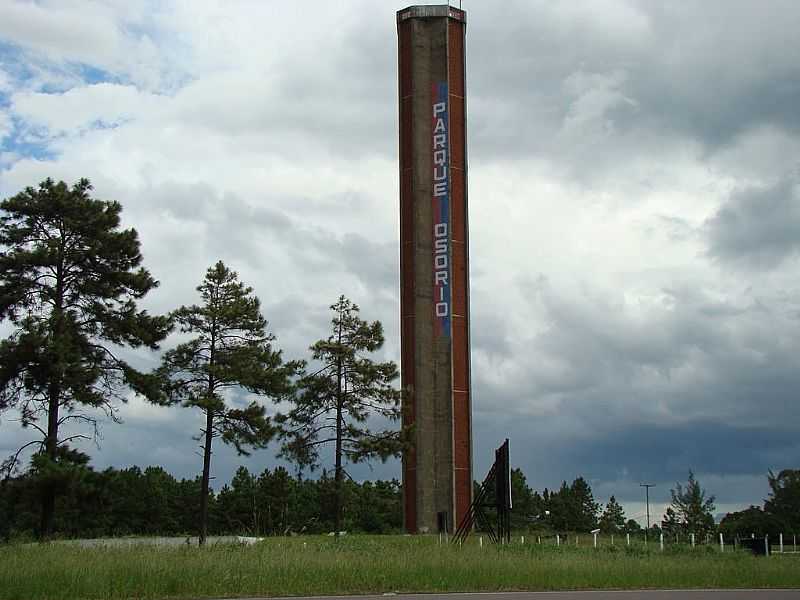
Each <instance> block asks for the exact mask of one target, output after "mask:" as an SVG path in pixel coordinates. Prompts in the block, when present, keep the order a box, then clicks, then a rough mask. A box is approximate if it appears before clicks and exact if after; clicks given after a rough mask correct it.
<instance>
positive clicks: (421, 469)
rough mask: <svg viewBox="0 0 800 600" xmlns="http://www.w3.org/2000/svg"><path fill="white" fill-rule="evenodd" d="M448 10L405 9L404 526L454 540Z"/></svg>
mask: <svg viewBox="0 0 800 600" xmlns="http://www.w3.org/2000/svg"><path fill="white" fill-rule="evenodd" d="M465 32H466V14H465V13H464V11H461V10H459V9H456V8H453V7H451V6H448V5H441V6H438V5H436V6H411V7H409V8H406V9H403V10H401V11H399V12H398V13H397V33H398V45H399V52H398V57H399V59H398V67H399V73H398V79H399V102H400V273H401V274H400V291H401V299H400V313H401V368H402V387H403V391H404V400H403V404H404V406H403V408H404V410H403V423H404V425H406V426H409V425H411V426H413V447H412V448H411V449H410V450H409V451H408V452H407V453H406V454H405V456H404V457H403V495H404V507H403V508H404V515H405V517H404V518H405V528H406V530H407V531H408V532H410V533H418V532H419V533H424V532H436V531H438V530H440V529H442V528H445V527H446V529H447V531H450V532H452V531H453V530H454V528H455V527H457V526H458V523H459V521H460V520H461V518H462V517H463V515H464V514H465V513H466V512H467V510H468V509H469V505H470V502H471V499H472V410H471V395H470V339H469V221H468V215H467V153H466V111H465V107H466V105H465V60H464V40H465Z"/></svg>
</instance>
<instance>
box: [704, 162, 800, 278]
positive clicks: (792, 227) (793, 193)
mask: <svg viewBox="0 0 800 600" xmlns="http://www.w3.org/2000/svg"><path fill="white" fill-rule="evenodd" d="M706 233H707V235H708V244H709V254H710V255H711V256H712V257H713V258H716V259H718V260H720V261H722V262H727V263H732V264H737V265H740V266H745V267H750V268H757V269H771V268H774V267H776V266H778V265H779V264H780V263H781V262H783V261H784V260H785V259H787V258H789V257H791V256H793V255H795V254H797V252H798V250H800V185H799V184H798V182H797V179H796V178H785V179H783V180H781V181H778V182H776V183H774V184H772V185H768V186H761V187H746V188H742V189H739V190H736V191H734V192H733V193H732V194H731V195H730V197H729V198H728V200H727V201H726V202H725V203H724V204H723V205H722V206H721V207H720V208H719V210H718V211H717V212H716V214H714V216H713V217H711V218H710V219H708V221H707V222H706Z"/></svg>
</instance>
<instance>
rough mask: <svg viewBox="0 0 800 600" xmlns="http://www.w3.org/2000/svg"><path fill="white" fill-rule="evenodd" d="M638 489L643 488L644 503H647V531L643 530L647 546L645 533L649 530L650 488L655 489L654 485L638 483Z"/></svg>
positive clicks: (645, 541)
mask: <svg viewBox="0 0 800 600" xmlns="http://www.w3.org/2000/svg"><path fill="white" fill-rule="evenodd" d="M639 487H643V488H644V497H645V502H646V503H647V529H645V530H644V543H645V544H647V533H648V531H649V529H650V488H651V487H656V484H655V483H640V484H639Z"/></svg>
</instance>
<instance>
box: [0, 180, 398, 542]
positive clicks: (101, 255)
mask: <svg viewBox="0 0 800 600" xmlns="http://www.w3.org/2000/svg"><path fill="white" fill-rule="evenodd" d="M91 191H92V186H91V184H90V182H89V181H88V180H87V179H81V180H80V181H78V182H77V183H76V184H74V185H73V186H68V185H67V184H66V183H64V182H63V181H60V182H58V183H56V182H54V181H53V180H51V179H46V180H45V181H43V182H41V183H40V184H39V186H38V187H37V188H33V187H28V188H26V189H25V190H23V191H22V192H20V193H19V194H17V195H15V196H13V197H11V198H7V199H5V200H4V201H3V202H2V203H0V321H6V322H7V323H9V324H10V325H11V328H12V332H11V335H10V336H8V337H7V338H6V339H4V340H2V342H0V412H2V411H14V412H15V415H18V417H19V419H18V420H19V422H20V424H21V426H22V427H23V429H25V430H26V431H28V432H30V433H31V434H32V435H31V437H32V439H30V440H29V441H28V442H27V443H25V444H24V445H23V446H22V447H20V448H19V449H18V450H17V451H16V452H14V454H12V456H10V457H8V458H7V459H6V460H5V461H4V463H3V465H2V470H3V471H4V472H5V476H4V479H5V481H6V482H7V481H8V479H9V478H10V477H11V476H12V475H13V474H14V473H15V472H17V470H18V469H19V459H20V456H24V454H23V453H24V452H25V451H26V450H27V449H29V448H30V449H32V450H33V451H34V454H33V458H32V460H31V467H30V473H31V474H32V475H35V477H36V480H37V483H36V489H37V490H38V505H39V508H40V511H39V523H38V526H37V527H36V532H37V535H38V536H39V537H40V538H42V539H45V538H47V537H49V536H50V535H51V534H52V533H53V532H54V524H55V519H56V507H57V502H58V500H59V496H60V495H63V493H64V483H65V482H66V481H70V480H73V479H76V478H79V477H80V476H81V475H80V471H81V469H83V468H84V467H85V460H84V455H83V454H82V453H80V452H77V451H76V450H75V448H74V446H75V442H76V441H78V440H89V439H92V438H94V439H97V435H98V427H99V424H100V418H99V416H98V415H99V414H102V413H104V414H105V416H106V417H108V418H109V419H111V420H112V421H119V416H118V414H119V413H118V411H119V406H120V404H122V403H124V402H125V401H126V400H127V398H128V394H129V393H130V392H133V393H135V394H139V395H140V396H142V397H144V398H145V399H147V400H148V401H150V402H153V403H155V404H159V405H165V406H169V405H177V406H182V407H185V408H189V409H194V410H197V411H199V412H200V413H201V414H202V416H203V425H202V427H201V429H200V431H199V435H198V437H197V439H198V440H199V441H200V448H201V450H202V453H203V468H202V473H201V475H200V486H199V490H198V493H197V498H198V502H197V505H198V506H197V513H196V514H197V531H198V535H199V539H200V543H201V544H203V543H204V542H205V539H206V536H207V534H208V524H209V514H210V509H211V507H210V498H211V497H212V495H211V494H210V488H209V482H210V479H211V460H212V455H213V450H212V448H213V444H214V442H215V440H218V441H220V442H222V443H225V444H230V445H232V446H233V447H235V449H236V451H237V452H239V453H240V454H247V453H249V452H251V451H252V450H254V449H260V448H264V447H266V445H267V444H268V443H269V442H270V441H272V440H275V439H278V440H280V442H281V455H282V456H284V457H287V458H289V459H291V460H292V461H293V462H295V463H296V464H297V465H298V466H300V467H308V468H311V469H314V468H317V467H319V466H320V453H319V448H320V447H321V446H324V445H326V444H330V445H332V446H333V447H334V450H333V455H334V460H335V464H334V475H333V481H334V491H335V495H334V498H333V501H332V506H333V510H334V513H335V517H334V526H335V530H336V531H339V530H340V529H341V519H342V511H343V503H344V499H345V475H346V472H345V463H347V462H350V463H354V462H359V461H363V460H369V459H371V458H375V457H377V458H380V459H382V460H386V459H387V458H388V457H390V456H396V455H398V454H399V453H400V452H401V451H402V449H403V448H404V447H405V443H406V442H405V440H406V435H405V432H404V431H402V430H398V429H396V428H394V427H391V426H390V427H388V428H386V429H382V430H375V429H372V428H370V427H368V426H367V421H368V419H369V418H370V417H374V416H376V415H380V416H381V417H383V418H384V420H388V421H389V423H390V425H391V422H392V421H397V420H398V419H399V417H400V393H399V391H398V390H397V389H395V387H394V383H393V382H394V380H395V379H396V378H397V376H398V370H397V366H396V365H395V363H393V362H391V361H388V362H377V361H375V360H374V359H373V358H372V356H371V355H372V354H373V353H374V352H376V351H377V350H379V349H380V348H381V346H382V345H383V342H384V336H383V327H382V325H381V323H380V322H379V321H373V322H371V323H370V322H367V321H364V320H362V319H361V318H360V316H359V307H358V306H357V305H356V304H353V303H352V302H351V301H350V300H348V299H347V298H345V297H344V296H341V297H340V298H339V299H338V300H337V301H336V302H335V303H334V304H333V305H332V306H331V311H332V313H333V315H332V319H331V335H330V336H329V337H327V338H325V339H321V340H319V341H317V342H315V343H314V344H313V345H312V346H311V348H310V354H311V355H310V362H309V361H306V360H291V361H285V360H284V359H283V356H282V353H281V350H280V349H279V348H278V347H277V343H276V339H275V336H274V335H273V334H272V333H271V332H270V331H269V329H268V325H267V321H266V319H265V318H264V316H263V315H262V313H261V304H260V301H259V299H258V297H257V296H256V295H255V294H254V291H253V288H251V287H249V286H246V285H245V284H244V283H243V282H241V281H240V280H239V277H238V275H237V273H236V272H235V271H233V270H231V269H230V268H229V267H228V266H226V265H225V264H224V263H223V262H222V261H219V262H217V263H216V264H214V265H213V266H211V267H210V268H209V269H208V270H207V271H206V273H205V277H204V278H203V280H202V281H201V283H200V285H199V286H198V287H197V292H198V293H199V296H200V303H199V304H191V305H183V306H180V307H178V308H176V309H175V310H174V311H172V312H170V313H169V314H167V315H151V314H148V312H147V311H145V310H140V309H139V307H138V302H139V301H140V300H141V299H142V298H144V297H145V296H146V295H147V294H148V293H149V292H150V291H152V290H153V289H154V288H156V287H157V286H158V281H156V280H155V279H154V278H153V277H152V276H151V274H150V273H149V271H148V270H147V269H146V268H144V267H143V266H142V254H141V252H140V247H139V239H138V235H137V233H136V231H135V230H134V229H122V228H121V226H120V224H121V220H120V214H121V211H122V206H121V205H120V204H119V203H118V202H114V201H103V200H98V199H95V198H92V197H91ZM173 332H178V333H180V334H181V339H182V340H184V341H182V342H181V343H179V344H177V345H176V346H175V347H174V348H172V349H170V350H168V351H166V352H164V353H163V354H162V355H161V361H160V365H159V367H158V368H156V369H155V370H153V371H152V372H142V371H140V370H138V369H136V368H134V366H133V365H132V364H130V362H129V361H127V360H125V359H124V358H123V353H122V352H121V351H123V350H124V349H125V348H149V349H150V350H152V351H158V350H159V349H160V347H159V344H160V343H161V342H163V341H164V340H165V339H166V338H167V337H168V335H169V334H171V333H173ZM237 394H238V396H239V397H244V398H246V400H244V401H241V400H237ZM265 402H275V403H281V402H285V403H288V404H289V405H290V406H291V409H290V410H289V411H288V412H285V413H282V414H278V415H276V416H274V417H272V418H270V417H269V416H267V412H266V407H265V404H264V403H265ZM98 411H100V413H98ZM372 422H375V421H374V420H373V421H372ZM65 431H68V432H70V433H68V434H65V433H64V432H65ZM75 431H78V432H77V433H75Z"/></svg>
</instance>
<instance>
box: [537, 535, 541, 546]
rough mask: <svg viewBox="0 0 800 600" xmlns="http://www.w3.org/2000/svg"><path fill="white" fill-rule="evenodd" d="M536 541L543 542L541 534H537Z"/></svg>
mask: <svg viewBox="0 0 800 600" xmlns="http://www.w3.org/2000/svg"><path fill="white" fill-rule="evenodd" d="M536 543H537V544H541V543H542V536H540V535H537V536H536Z"/></svg>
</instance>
